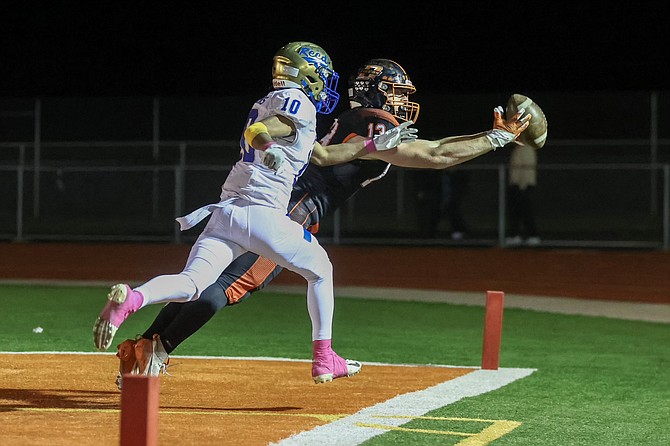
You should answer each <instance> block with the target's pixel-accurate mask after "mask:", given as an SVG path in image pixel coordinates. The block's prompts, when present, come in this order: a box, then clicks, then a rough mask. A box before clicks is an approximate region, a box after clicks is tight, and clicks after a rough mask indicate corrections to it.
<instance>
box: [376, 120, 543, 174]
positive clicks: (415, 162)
mask: <svg viewBox="0 0 670 446" xmlns="http://www.w3.org/2000/svg"><path fill="white" fill-rule="evenodd" d="M522 115H523V110H519V113H517V114H515V115H514V116H512V117H511V118H510V119H509V120H507V121H505V120H503V118H502V108H501V107H496V109H495V110H494V112H493V129H491V130H489V131H488V132H482V133H477V134H474V135H464V136H451V137H446V138H442V139H439V140H436V141H428V140H424V139H418V140H416V141H413V142H407V143H402V144H400V145H399V146H398V147H397V149H395V150H389V151H385V152H376V153H372V154H369V155H367V156H366V158H375V159H380V160H383V161H386V162H387V163H391V164H393V165H395V166H400V167H413V168H424V169H445V168H447V167H451V166H455V165H457V164H460V163H463V162H466V161H469V160H471V159H473V158H476V157H478V156H481V155H483V154H485V153H488V152H490V151H491V150H495V149H496V148H498V147H502V146H504V145H506V144H508V143H510V142H512V141H514V140H516V138H517V137H518V136H519V135H520V134H521V133H522V132H523V131H524V130H526V128H527V127H528V124H529V123H530V119H531V115H525V116H524V117H523V118H522V117H521V116H522Z"/></svg>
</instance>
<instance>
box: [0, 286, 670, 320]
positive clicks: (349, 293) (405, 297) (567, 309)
mask: <svg viewBox="0 0 670 446" xmlns="http://www.w3.org/2000/svg"><path fill="white" fill-rule="evenodd" d="M112 282H114V283H117V282H118V283H129V284H131V285H132V284H133V282H132V281H130V282H124V281H122V280H120V281H107V282H99V281H72V280H41V279H35V280H33V279H30V280H14V279H12V280H6V279H2V280H0V284H2V285H42V286H96V287H97V286H99V287H109V284H110V283H112ZM264 291H267V292H276V293H287V294H305V293H306V292H307V291H306V287H305V286H302V285H275V284H270V285H269V286H268V287H267V288H266V289H265V290H264ZM502 291H504V290H502ZM335 296H341V297H358V298H364V299H380V300H398V301H419V302H441V303H450V304H457V305H474V306H484V305H485V303H486V291H482V292H473V291H446V290H419V289H411V288H373V287H336V288H335ZM505 308H520V309H524V310H533V311H542V312H545V313H560V314H573V315H580V316H597V317H607V318H612V319H624V320H631V321H645V322H661V323H670V304H654V303H647V302H634V301H632V299H631V301H609V300H597V299H577V298H569V297H560V296H558V297H556V296H554V297H551V296H532V295H521V294H510V293H505Z"/></svg>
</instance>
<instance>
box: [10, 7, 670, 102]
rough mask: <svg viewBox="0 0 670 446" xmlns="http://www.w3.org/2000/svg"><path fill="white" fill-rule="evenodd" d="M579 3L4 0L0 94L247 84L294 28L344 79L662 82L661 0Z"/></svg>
mask: <svg viewBox="0 0 670 446" xmlns="http://www.w3.org/2000/svg"><path fill="white" fill-rule="evenodd" d="M52 3H57V4H58V5H59V6H53V4H52ZM581 3H583V4H575V5H572V4H571V2H553V3H548V4H547V5H548V6H547V5H545V4H543V3H541V2H516V3H515V4H516V5H517V6H515V7H512V6H509V5H508V6H505V2H502V1H482V2H474V1H470V2H448V1H441V2H409V3H407V4H406V5H404V6H402V7H392V6H390V5H391V4H392V3H390V2H364V1H358V2H339V3H335V2H299V1H298V2H294V1H291V2H286V1H284V2H278V1H275V2H272V3H267V4H266V3H251V2H248V4H249V5H253V6H249V7H246V8H245V7H244V6H231V4H233V2H231V1H225V2H224V1H220V2H194V1H191V2H188V3H186V2H184V3H180V5H182V6H173V5H172V3H170V2H162V4H161V3H151V2H142V1H135V2H122V1H98V0H95V1H94V0H89V1H88V2H46V1H45V2H29V1H28V2H26V1H23V2H12V1H9V2H8V1H5V2H3V5H2V6H0V15H2V17H1V20H2V21H3V24H2V28H1V29H0V37H1V38H2V41H1V42H2V45H1V47H0V60H1V61H2V69H1V70H0V72H1V73H2V75H1V76H2V77H1V78H0V96H2V97H15V96H117V95H164V96H166V95H238V94H256V93H259V92H261V91H264V90H265V89H266V88H267V86H268V85H269V78H270V66H271V59H272V56H273V55H274V52H275V51H276V50H277V49H278V48H279V47H280V46H281V45H283V44H284V43H286V42H288V41H291V40H310V41H313V42H315V43H318V44H320V45H321V46H322V47H324V49H326V51H327V52H329V53H330V55H331V57H332V58H333V60H334V62H335V68H336V70H337V71H338V72H339V73H340V75H341V79H343V80H344V81H345V82H343V83H341V84H340V89H341V90H342V91H344V88H345V87H344V85H345V84H346V79H347V77H348V74H349V72H351V71H352V70H353V69H355V67H357V66H358V65H360V64H361V63H362V62H364V61H365V60H366V59H369V58H372V57H387V58H391V59H394V60H396V61H397V62H399V63H400V64H401V65H403V66H404V67H405V68H406V69H407V70H408V71H409V73H410V76H411V77H412V79H413V81H414V83H415V84H416V85H417V86H418V87H419V88H421V89H422V90H424V91H425V90H439V91H443V92H490V91H500V90H503V91H510V90H525V91H533V90H537V91H539V90H541V91H561V90H649V89H655V90H667V89H670V62H669V60H670V51H668V50H667V44H665V43H664V42H665V40H668V38H669V37H670V31H668V30H669V29H670V25H668V23H669V21H670V7H668V6H667V3H668V2H660V1H659V2H647V3H645V2H638V4H636V5H635V6H633V4H632V2H630V3H627V5H624V6H615V2H581ZM167 5H170V6H167ZM267 5H273V6H270V7H267ZM319 5H321V8H320V9H319V8H317V6H319ZM427 5H431V6H427ZM510 5H511V3H510ZM566 5H568V6H566ZM263 6H266V7H265V8H264V7H263Z"/></svg>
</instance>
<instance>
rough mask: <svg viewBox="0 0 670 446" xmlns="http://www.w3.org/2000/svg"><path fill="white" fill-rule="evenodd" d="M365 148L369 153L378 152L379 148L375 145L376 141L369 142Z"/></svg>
mask: <svg viewBox="0 0 670 446" xmlns="http://www.w3.org/2000/svg"><path fill="white" fill-rule="evenodd" d="M363 147H364V148H365V150H366V151H367V152H368V153H373V152H376V151H377V146H376V145H375V141H374V139H370V140H368V141H367V142H366V143H365V144H364V145H363Z"/></svg>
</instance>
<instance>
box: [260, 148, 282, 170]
mask: <svg viewBox="0 0 670 446" xmlns="http://www.w3.org/2000/svg"><path fill="white" fill-rule="evenodd" d="M285 157H286V155H284V151H283V150H282V148H281V147H280V146H278V145H276V144H273V145H271V146H270V147H268V148H267V149H266V150H265V151H263V160H262V161H263V164H264V165H266V166H267V167H269V168H270V169H272V170H275V171H276V170H279V168H280V167H281V165H282V164H284V158H285Z"/></svg>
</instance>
